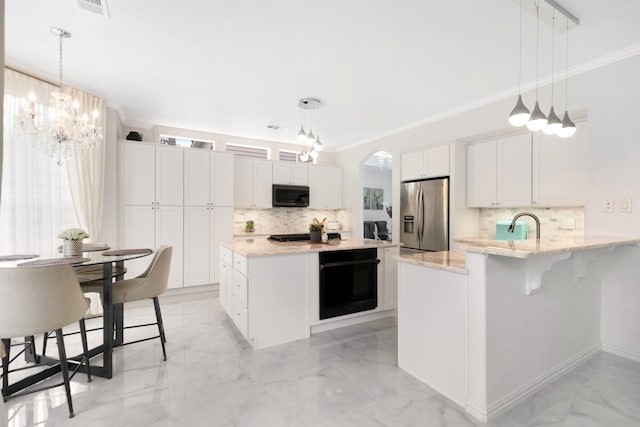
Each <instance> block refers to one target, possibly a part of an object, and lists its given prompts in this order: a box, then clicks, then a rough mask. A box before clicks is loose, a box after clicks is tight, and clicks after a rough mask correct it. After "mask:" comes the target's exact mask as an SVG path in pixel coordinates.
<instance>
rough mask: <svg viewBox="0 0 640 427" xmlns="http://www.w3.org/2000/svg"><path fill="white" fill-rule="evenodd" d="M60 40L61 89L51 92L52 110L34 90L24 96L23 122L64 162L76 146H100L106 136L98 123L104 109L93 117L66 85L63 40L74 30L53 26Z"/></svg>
mask: <svg viewBox="0 0 640 427" xmlns="http://www.w3.org/2000/svg"><path fill="white" fill-rule="evenodd" d="M51 32H52V33H53V34H54V35H56V36H57V37H58V41H59V73H60V81H59V85H58V89H57V90H54V91H53V92H52V93H51V100H50V111H49V115H48V117H44V109H43V108H42V107H39V106H38V103H37V99H36V95H35V93H33V92H30V93H29V95H28V97H27V98H23V99H22V100H21V106H22V112H21V117H20V123H21V125H22V129H23V131H24V132H25V134H27V135H32V136H35V137H36V138H37V139H38V140H41V141H43V148H44V151H45V152H46V153H47V154H48V155H49V156H51V157H52V158H55V159H56V160H57V164H58V165H59V166H62V165H63V164H64V161H65V160H66V159H69V158H70V157H72V156H73V153H74V151H75V150H74V146H75V147H79V148H81V149H83V150H88V149H92V148H94V147H96V146H97V145H98V144H99V143H100V142H101V141H102V138H103V135H102V127H100V126H98V125H97V120H98V117H99V116H100V113H99V112H98V110H93V112H92V114H91V117H89V115H88V114H86V113H82V112H81V111H80V102H79V101H78V100H72V97H71V95H70V94H69V88H65V87H64V84H63V79H62V76H63V74H62V40H63V39H65V38H70V37H71V33H69V32H68V31H66V30H64V29H62V28H55V27H53V28H51Z"/></svg>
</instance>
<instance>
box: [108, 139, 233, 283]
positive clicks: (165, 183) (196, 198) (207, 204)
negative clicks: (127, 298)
mask: <svg viewBox="0 0 640 427" xmlns="http://www.w3.org/2000/svg"><path fill="white" fill-rule="evenodd" d="M119 150H120V152H119V158H120V159H121V161H120V162H119V165H120V174H119V176H120V177H121V178H122V180H121V185H120V191H121V194H122V201H123V227H121V230H122V234H121V236H120V241H121V242H122V244H121V246H123V247H127V248H139V247H148V248H153V249H154V250H155V249H157V248H158V247H159V246H161V245H171V246H173V255H172V259H171V271H170V274H169V287H170V288H179V287H182V286H189V285H201V284H207V283H214V282H217V270H218V267H217V266H218V265H219V264H218V261H217V258H216V259H214V258H215V255H216V253H217V250H215V251H214V250H213V249H212V248H213V247H214V245H215V247H217V242H219V241H220V240H221V239H230V238H231V237H232V233H233V232H232V230H233V208H232V197H230V196H229V194H233V193H232V191H233V184H232V183H233V179H232V177H233V156H232V155H229V154H226V153H216V152H212V151H207V150H202V149H191V148H182V147H175V146H168V145H159V144H153V143H141V142H129V141H126V142H125V141H122V142H121V143H120V146H119ZM216 165H218V168H217V169H216V167H215V166H216ZM210 169H211V170H210ZM216 170H217V171H218V172H215V171H216ZM211 171H213V172H211ZM210 187H212V188H211V189H210ZM216 189H218V191H217V193H218V196H217V197H216V196H215V195H216ZM203 194H204V196H203ZM225 194H226V196H225ZM198 214H199V216H198ZM194 235H196V236H197V237H198V238H199V239H194V238H193V237H194ZM205 240H206V241H205ZM150 261H151V259H150V258H148V257H146V258H142V259H141V260H138V261H131V262H127V269H128V271H129V272H128V273H127V277H135V276H136V275H138V274H140V273H141V272H142V271H144V269H145V268H146V266H147V265H148V264H149V262H150ZM194 265H195V266H197V268H196V269H194V270H193V272H192V268H193V267H194Z"/></svg>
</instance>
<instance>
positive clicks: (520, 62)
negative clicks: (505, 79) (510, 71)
mask: <svg viewBox="0 0 640 427" xmlns="http://www.w3.org/2000/svg"><path fill="white" fill-rule="evenodd" d="M519 31H520V40H519V44H520V56H519V58H518V94H520V93H522V0H520V29H519Z"/></svg>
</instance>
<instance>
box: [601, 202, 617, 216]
mask: <svg viewBox="0 0 640 427" xmlns="http://www.w3.org/2000/svg"><path fill="white" fill-rule="evenodd" d="M615 210H616V208H615V202H614V201H613V200H605V201H604V202H602V212H607V213H609V212H614V211H615Z"/></svg>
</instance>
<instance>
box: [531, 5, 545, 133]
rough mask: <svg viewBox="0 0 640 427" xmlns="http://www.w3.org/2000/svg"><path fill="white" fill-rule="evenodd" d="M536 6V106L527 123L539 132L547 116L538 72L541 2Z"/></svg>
mask: <svg viewBox="0 0 640 427" xmlns="http://www.w3.org/2000/svg"><path fill="white" fill-rule="evenodd" d="M535 6H536V105H535V106H534V107H533V111H532V112H531V118H530V119H529V122H527V129H529V130H530V131H538V130H541V129H542V128H544V127H545V125H546V124H547V116H545V115H544V113H543V112H542V110H541V109H540V105H539V104H538V70H539V62H540V0H537V1H535Z"/></svg>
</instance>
